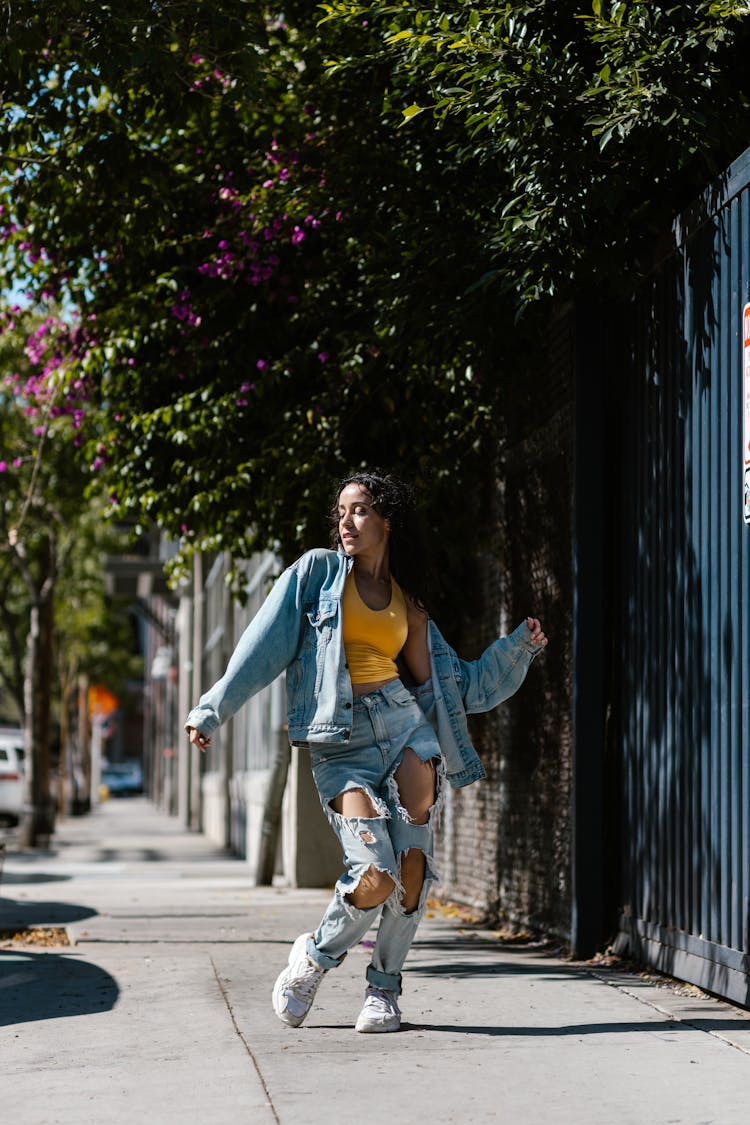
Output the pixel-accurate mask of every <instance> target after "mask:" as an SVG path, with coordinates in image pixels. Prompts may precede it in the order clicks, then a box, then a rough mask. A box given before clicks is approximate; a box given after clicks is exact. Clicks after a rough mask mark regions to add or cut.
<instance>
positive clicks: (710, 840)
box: [603, 150, 750, 1004]
mask: <svg viewBox="0 0 750 1125" xmlns="http://www.w3.org/2000/svg"><path fill="white" fill-rule="evenodd" d="M748 301H750V150H749V151H748V153H746V154H745V155H744V156H743V157H742V158H741V159H740V160H739V161H738V162H737V163H736V164H735V165H733V167H732V168H731V169H730V170H729V172H728V173H727V175H726V177H725V178H724V180H723V182H722V183H721V184H720V185H718V186H717V187H715V188H714V189H713V190H712V191H711V192H709V193H708V194H707V195H706V196H705V197H704V198H703V199H702V200H701V201H700V203H699V204H698V205H696V207H695V208H693V209H692V210H691V212H690V213H688V214H687V215H685V216H683V218H682V219H681V220H680V222H679V223H678V224H677V225H676V227H675V238H674V242H673V245H672V247H671V248H670V249H669V252H668V253H667V255H666V256H665V258H664V259H663V261H662V262H661V264H660V266H659V267H658V269H657V270H656V271H655V272H654V274H653V275H652V276H651V278H650V279H649V281H648V282H647V283H646V284H645V285H644V286H643V287H642V288H641V289H640V290H639V292H638V293H637V294H636V295H635V296H634V298H633V300H632V302H631V303H630V304H629V306H628V307H627V308H626V309H625V310H624V312H623V313H622V315H621V316H619V317H618V323H617V325H615V326H613V331H612V332H611V333H610V334H609V343H608V346H607V353H608V358H607V357H605V361H606V362H607V364H608V367H609V370H608V371H607V372H603V377H605V378H608V379H614V380H615V383H616V387H615V401H616V403H617V411H616V417H617V418H618V428H619V434H616V436H615V440H614V442H613V449H612V451H611V456H612V458H614V459H616V462H617V464H618V465H619V472H618V471H617V468H616V467H614V466H613V472H612V477H611V479H612V481H613V482H614V483H613V494H612V496H611V504H612V514H613V521H612V525H613V526H616V527H619V528H620V531H619V533H618V534H617V535H616V536H615V537H614V539H613V542H614V544H615V550H616V552H617V555H618V557H612V558H611V564H612V571H611V572H612V574H613V575H615V574H616V576H617V578H616V581H617V585H618V588H617V589H616V590H612V598H613V602H612V604H614V605H617V606H619V607H620V611H619V614H617V615H616V617H617V618H619V619H617V620H616V621H615V622H614V629H615V634H616V638H617V643H618V647H619V650H620V651H619V652H618V653H617V655H616V659H615V667H616V669H619V670H620V673H619V674H620V683H619V685H618V687H617V688H616V689H614V691H613V695H614V698H613V699H612V700H611V703H612V705H613V709H614V712H615V713H616V714H617V716H618V727H619V739H618V741H619V742H620V745H621V750H622V759H621V761H622V778H621V782H622V801H623V807H622V825H623V832H622V840H621V849H622V852H621V858H622V886H621V896H620V897H621V916H620V939H619V942H620V945H621V947H622V946H623V945H625V944H627V946H628V948H629V950H630V952H631V954H632V955H634V956H636V957H639V958H641V959H643V960H646V961H648V962H649V963H651V964H653V965H655V966H656V967H658V968H660V969H661V970H662V971H666V972H669V973H671V974H674V975H676V976H679V977H681V978H683V979H686V980H690V981H693V982H694V983H696V984H699V985H700V986H702V987H704V988H706V989H709V990H711V991H713V992H716V993H719V994H721V995H723V996H726V997H728V998H730V999H732V1000H734V1001H735V1002H738V1003H741V1004H750V906H749V900H750V614H749V610H750V526H748V525H747V524H746V523H745V522H744V519H743V466H742V461H743V409H744V403H743V364H742V359H743V351H742V347H743V337H742V310H743V306H744V305H745V304H746V303H747V302H748ZM617 440H619V442H620V448H619V449H617ZM615 513H616V514H615Z"/></svg>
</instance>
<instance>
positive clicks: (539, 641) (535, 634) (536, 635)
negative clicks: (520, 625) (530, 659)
mask: <svg viewBox="0 0 750 1125" xmlns="http://www.w3.org/2000/svg"><path fill="white" fill-rule="evenodd" d="M526 624H527V625H528V627H529V632H530V633H531V643H532V644H535V645H540V646H541V647H542V648H544V647H545V646H546V644H547V638H546V636H545V635H544V633H543V631H542V623H541V621H539V619H538V618H536V617H527V618H526Z"/></svg>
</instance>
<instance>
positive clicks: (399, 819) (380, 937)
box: [307, 680, 443, 992]
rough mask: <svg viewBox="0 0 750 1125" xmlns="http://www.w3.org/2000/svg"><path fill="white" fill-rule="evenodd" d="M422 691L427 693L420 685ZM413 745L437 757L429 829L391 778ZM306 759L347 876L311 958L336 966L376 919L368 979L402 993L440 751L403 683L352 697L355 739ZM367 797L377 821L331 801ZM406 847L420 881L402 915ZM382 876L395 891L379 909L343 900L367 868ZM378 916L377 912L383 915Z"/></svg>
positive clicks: (428, 857)
mask: <svg viewBox="0 0 750 1125" xmlns="http://www.w3.org/2000/svg"><path fill="white" fill-rule="evenodd" d="M416 690H417V692H420V690H422V691H424V690H428V691H431V686H429V685H425V686H424V687H423V688H422V689H419V688H417V689H416ZM409 747H410V748H411V749H412V750H413V751H414V753H415V754H416V755H417V757H418V758H419V759H420V760H421V761H423V762H427V761H431V760H435V759H436V765H437V767H438V768H437V769H436V777H435V787H436V799H435V803H434V805H433V806H432V808H431V809H430V811H429V814H428V819H427V823H426V824H415V823H414V822H413V821H412V819H411V818H410V816H409V813H408V812H407V810H406V809H405V808H404V807H403V805H402V803H401V800H400V795H399V791H398V784H397V781H396V778H395V777H394V774H395V772H396V770H397V769H398V767H399V765H400V763H401V760H402V758H403V755H404V752H405V750H406V749H407V748H409ZM310 759H311V763H312V772H313V777H314V779H315V784H316V786H317V789H318V794H319V796H320V801H321V804H322V805H323V809H324V811H325V813H326V816H327V817H328V820H329V821H330V823H331V825H332V827H333V829H334V831H335V832H336V835H337V836H338V838H339V840H340V842H341V846H342V848H343V851H344V862H345V865H346V871H345V872H344V874H343V875H342V876H341V878H340V879H339V880H338V882H337V883H336V888H335V891H334V895H333V898H332V899H331V902H330V904H329V906H328V909H327V910H326V912H325V914H324V915H323V919H322V921H321V923H320V925H319V926H318V929H317V930H316V932H315V933H314V934H313V935H312V937H311V938H310V939H309V940H308V945H307V952H308V954H309V956H310V957H311V958H312V959H313V960H314V961H315V962H317V964H319V965H320V966H321V967H322V968H324V969H332V968H335V967H336V966H337V965H340V964H341V962H342V961H343V959H344V957H345V956H346V954H347V952H348V951H349V950H350V949H351V948H352V947H353V946H355V945H356V944H357V943H358V942H359V941H361V939H362V938H363V937H364V935H365V934H366V933H367V931H368V929H369V928H370V926H371V925H372V924H373V923H374V922H375V920H376V918H377V916H378V914H379V913H380V914H381V917H380V924H379V926H378V932H377V937H376V939H375V946H374V949H373V954H372V961H371V963H370V965H369V967H368V969H367V980H368V982H369V983H370V984H373V985H376V986H377V987H379V988H389V989H392V990H394V991H395V992H400V991H401V968H402V966H403V964H404V961H405V959H406V955H407V953H408V952H409V949H410V948H411V944H412V942H413V940H414V935H415V934H416V931H417V927H418V925H419V922H420V920H421V918H422V916H423V914H424V908H425V902H426V899H427V893H428V888H429V886H430V884H431V883H432V882H433V881H434V879H435V871H434V868H433V866H432V856H433V842H434V820H435V816H436V813H437V809H438V805H439V792H440V785H441V781H442V774H443V770H442V763H441V759H440V747H439V745H438V742H437V738H436V736H435V732H434V730H433V728H432V727H431V726H430V724H429V723H428V722H427V721H426V719H425V718H424V714H423V712H422V710H421V708H420V707H419V705H418V704H417V702H416V701H415V698H414V696H413V695H412V694H411V693H410V692H409V691H408V690H407V689H406V688H405V687H404V686H403V684H402V683H401V681H400V680H392V681H391V682H390V683H388V684H386V685H385V687H383V688H380V689H379V690H377V691H374V692H372V693H370V694H369V695H361V696H358V697H356V698H355V699H354V703H353V721H352V734H351V739H350V741H349V742H348V743H347V744H346V745H345V746H341V745H340V744H337V745H330V746H328V745H325V744H323V745H320V744H317V745H314V746H310ZM353 789H359V790H362V791H363V792H364V793H366V795H367V796H368V798H369V800H370V803H371V804H372V807H373V810H374V811H375V813H376V815H375V816H374V817H345V816H342V815H341V814H340V813H337V812H335V811H334V810H333V808H332V807H331V801H333V800H334V798H335V797H337V796H338V795H339V794H341V793H344V792H346V791H347V790H353ZM411 848H418V849H419V850H420V851H422V852H423V853H424V856H425V878H424V884H423V886H422V891H421V894H420V898H419V904H418V906H417V908H416V909H415V910H413V911H411V912H410V913H406V911H405V910H404V907H403V904H402V902H401V897H402V888H401V880H400V870H401V857H402V856H403V855H404V854H405V853H406V852H407V851H409V850H410V849H411ZM369 868H375V869H376V870H378V871H382V872H386V873H387V874H388V875H389V876H390V877H391V879H392V880H393V882H394V884H395V887H394V890H393V892H392V893H391V895H390V896H389V897H388V899H386V901H385V902H384V903H383V904H382V905H381V906H374V907H371V908H366V909H359V908H358V907H356V906H354V905H353V903H352V902H351V901H350V900H349V898H347V895H350V894H351V893H352V891H354V889H355V888H356V887H357V885H358V884H359V881H360V879H361V878H362V876H363V874H364V873H365V872H366V871H367V870H368V869H369ZM381 912H382V913H381Z"/></svg>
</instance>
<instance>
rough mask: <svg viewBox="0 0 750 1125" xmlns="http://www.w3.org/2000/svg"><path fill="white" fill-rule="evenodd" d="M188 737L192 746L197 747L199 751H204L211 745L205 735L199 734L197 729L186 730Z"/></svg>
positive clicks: (189, 728)
mask: <svg viewBox="0 0 750 1125" xmlns="http://www.w3.org/2000/svg"><path fill="white" fill-rule="evenodd" d="M187 732H188V737H189V738H190V741H191V742H192V744H193V746H197V747H198V749H199V750H204V751H205V750H206V748H207V747H209V746H210V745H211V739H210V738H209V737H208V735H207V734H201V732H200V731H199V730H198V728H197V727H188V728H187Z"/></svg>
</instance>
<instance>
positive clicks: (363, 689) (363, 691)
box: [352, 676, 398, 696]
mask: <svg viewBox="0 0 750 1125" xmlns="http://www.w3.org/2000/svg"><path fill="white" fill-rule="evenodd" d="M397 679H398V676H391V678H390V679H389V680H375V681H374V683H371V684H352V694H353V695H354V696H358V695H369V694H370V692H371V691H377V690H378V688H382V687H385V685H386V684H392V683H393V681H394V680H397Z"/></svg>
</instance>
